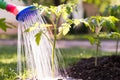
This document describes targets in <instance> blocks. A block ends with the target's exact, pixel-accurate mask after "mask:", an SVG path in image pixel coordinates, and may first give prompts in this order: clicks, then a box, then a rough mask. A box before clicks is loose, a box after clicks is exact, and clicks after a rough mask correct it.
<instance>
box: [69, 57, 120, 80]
mask: <svg viewBox="0 0 120 80" xmlns="http://www.w3.org/2000/svg"><path fill="white" fill-rule="evenodd" d="M94 60H95V58H89V59H81V60H79V61H78V62H77V63H76V64H73V65H71V66H70V67H69V68H67V72H68V75H69V76H70V77H73V78H75V79H82V80H120V56H115V55H112V56H103V57H99V58H98V65H97V66H95V64H94Z"/></svg>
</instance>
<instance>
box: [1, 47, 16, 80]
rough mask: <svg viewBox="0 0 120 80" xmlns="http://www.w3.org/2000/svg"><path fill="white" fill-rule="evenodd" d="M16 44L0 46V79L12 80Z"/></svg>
mask: <svg viewBox="0 0 120 80" xmlns="http://www.w3.org/2000/svg"><path fill="white" fill-rule="evenodd" d="M16 52H17V48H16V46H0V80H14V78H15V77H16V75H17V74H16V69H17V53H16Z"/></svg>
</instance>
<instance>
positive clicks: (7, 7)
mask: <svg viewBox="0 0 120 80" xmlns="http://www.w3.org/2000/svg"><path fill="white" fill-rule="evenodd" d="M0 8H1V9H5V10H7V11H8V12H10V13H13V14H14V15H17V14H18V12H19V11H18V9H17V7H16V6H15V5H13V4H8V3H7V2H5V1H4V0H0Z"/></svg>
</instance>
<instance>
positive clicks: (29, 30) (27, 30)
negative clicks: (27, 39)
mask: <svg viewBox="0 0 120 80" xmlns="http://www.w3.org/2000/svg"><path fill="white" fill-rule="evenodd" d="M35 29H36V27H30V28H28V29H26V30H25V31H24V32H31V31H33V30H35Z"/></svg>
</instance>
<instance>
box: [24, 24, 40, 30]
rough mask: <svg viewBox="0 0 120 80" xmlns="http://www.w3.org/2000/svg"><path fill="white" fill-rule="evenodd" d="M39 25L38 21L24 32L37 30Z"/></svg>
mask: <svg viewBox="0 0 120 80" xmlns="http://www.w3.org/2000/svg"><path fill="white" fill-rule="evenodd" d="M38 26H39V23H38V22H36V23H35V24H33V25H32V26H30V27H29V28H28V29H26V30H25V31H24V32H31V31H33V30H35V29H36V28H37V27H38Z"/></svg>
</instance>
